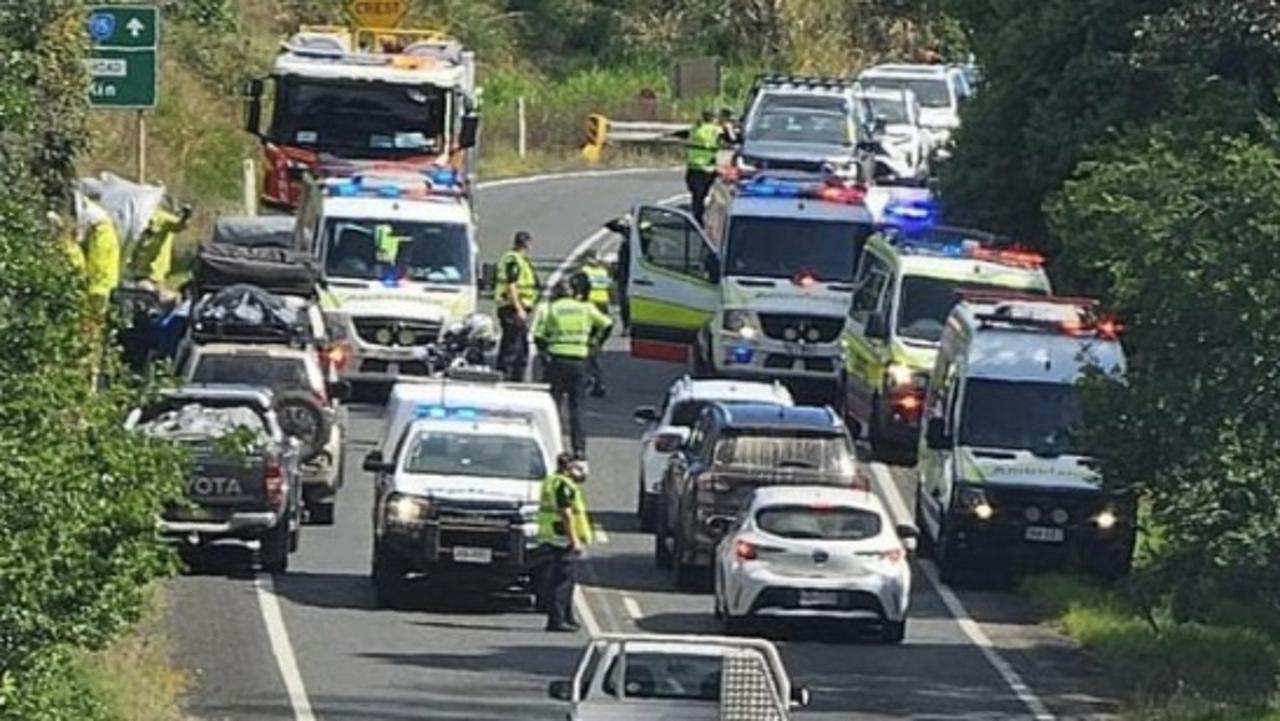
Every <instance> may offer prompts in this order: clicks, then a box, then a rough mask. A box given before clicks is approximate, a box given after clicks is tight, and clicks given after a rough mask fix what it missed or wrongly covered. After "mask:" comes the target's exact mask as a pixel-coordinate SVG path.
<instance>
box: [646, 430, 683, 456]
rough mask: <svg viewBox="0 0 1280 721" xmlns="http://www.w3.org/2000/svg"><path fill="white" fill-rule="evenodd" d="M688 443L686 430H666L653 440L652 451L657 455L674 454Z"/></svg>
mask: <svg viewBox="0 0 1280 721" xmlns="http://www.w3.org/2000/svg"><path fill="white" fill-rule="evenodd" d="M688 441H689V429H688V428H667V429H665V430H663V432H662V433H659V434H658V436H657V437H656V438H654V439H653V449H654V450H655V451H657V452H659V453H675V452H676V451H678V450H680V449H681V448H683V447H684V444H685V443H687V442H688Z"/></svg>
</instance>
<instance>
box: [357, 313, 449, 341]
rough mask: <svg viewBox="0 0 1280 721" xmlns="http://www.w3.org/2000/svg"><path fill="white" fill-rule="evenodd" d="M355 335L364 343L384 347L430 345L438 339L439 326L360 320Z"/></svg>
mask: <svg viewBox="0 0 1280 721" xmlns="http://www.w3.org/2000/svg"><path fill="white" fill-rule="evenodd" d="M355 327H356V335H358V336H360V340H362V341H364V342H365V343H371V344H374V345H384V346H422V345H431V344H432V343H435V342H436V341H438V340H439V339H440V324H439V323H435V322H432V321H409V320H401V319H398V318H361V319H359V320H356V321H355Z"/></svg>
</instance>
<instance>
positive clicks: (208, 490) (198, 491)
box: [191, 476, 244, 496]
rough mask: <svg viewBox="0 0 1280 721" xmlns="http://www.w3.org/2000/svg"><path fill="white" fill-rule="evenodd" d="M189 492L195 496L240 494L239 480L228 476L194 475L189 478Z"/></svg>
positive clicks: (241, 493)
mask: <svg viewBox="0 0 1280 721" xmlns="http://www.w3.org/2000/svg"><path fill="white" fill-rule="evenodd" d="M191 493H192V494H194V495H197V496H241V495H244V489H243V488H241V486H240V481H239V480H238V479H236V478H232V477H230V476H216V477H215V476H196V477H195V478H193V479H191Z"/></svg>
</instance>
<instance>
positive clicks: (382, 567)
mask: <svg viewBox="0 0 1280 721" xmlns="http://www.w3.org/2000/svg"><path fill="white" fill-rule="evenodd" d="M408 570H409V569H408V567H407V566H406V565H405V563H404V561H402V560H400V558H399V557H398V556H396V554H395V553H394V552H391V551H388V550H386V549H383V548H382V547H381V546H378V545H377V544H375V545H374V547H373V567H372V569H371V571H370V574H369V576H370V580H371V581H372V582H373V598H374V601H375V602H377V604H378V607H379V608H398V607H399V606H400V604H401V603H403V602H404V594H405V579H404V575H405V573H407V572H408Z"/></svg>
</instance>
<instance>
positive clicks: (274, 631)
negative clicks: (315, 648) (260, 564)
mask: <svg viewBox="0 0 1280 721" xmlns="http://www.w3.org/2000/svg"><path fill="white" fill-rule="evenodd" d="M253 586H254V589H255V590H256V591H257V596H258V608H259V609H260V610H261V611H262V622H263V624H265V625H266V627H267V639H268V640H269V641H270V643H271V653H273V654H274V655H275V657H276V668H278V669H279V670H280V676H281V677H282V678H283V679H284V688H285V692H286V693H287V694H288V696H289V707H290V708H291V709H293V719H294V721H315V718H316V716H315V713H313V712H312V710H311V699H309V698H308V697H307V686H306V684H304V683H303V682H302V673H301V672H300V671H299V670H298V659H297V658H296V657H294V655H293V646H291V645H290V644H289V631H288V629H286V628H285V625H284V614H283V613H281V611H280V600H279V598H278V597H277V596H276V582H275V579H274V578H273V577H271V576H269V575H266V574H258V576H257V577H256V578H255V579H254V582H253Z"/></svg>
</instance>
